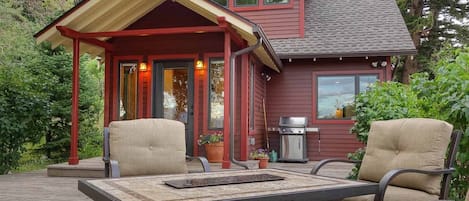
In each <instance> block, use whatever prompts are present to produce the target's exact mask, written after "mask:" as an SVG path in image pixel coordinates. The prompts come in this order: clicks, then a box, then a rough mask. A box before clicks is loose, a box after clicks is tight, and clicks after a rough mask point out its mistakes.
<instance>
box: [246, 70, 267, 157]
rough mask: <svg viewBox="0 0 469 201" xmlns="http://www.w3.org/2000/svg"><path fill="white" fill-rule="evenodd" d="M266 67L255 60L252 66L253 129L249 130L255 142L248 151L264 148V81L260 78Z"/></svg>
mask: <svg viewBox="0 0 469 201" xmlns="http://www.w3.org/2000/svg"><path fill="white" fill-rule="evenodd" d="M264 70H266V68H265V67H264V66H263V65H262V64H260V63H256V62H255V68H254V108H249V110H254V129H253V130H250V131H249V136H250V138H254V141H255V144H254V145H250V146H249V151H253V150H255V149H258V148H266V143H265V129H264V112H263V106H262V101H263V100H265V98H266V81H265V79H264V78H262V76H261V73H262V72H263V71H264Z"/></svg>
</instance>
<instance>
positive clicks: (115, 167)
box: [109, 160, 121, 178]
mask: <svg viewBox="0 0 469 201" xmlns="http://www.w3.org/2000/svg"><path fill="white" fill-rule="evenodd" d="M109 162H110V164H111V167H110V169H111V174H110V177H111V178H119V177H121V171H120V169H119V162H117V161H115V160H110V161H109Z"/></svg>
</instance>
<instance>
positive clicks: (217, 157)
mask: <svg viewBox="0 0 469 201" xmlns="http://www.w3.org/2000/svg"><path fill="white" fill-rule="evenodd" d="M204 146H205V153H206V154H207V160H208V162H210V163H221V162H223V142H217V143H212V144H204Z"/></svg>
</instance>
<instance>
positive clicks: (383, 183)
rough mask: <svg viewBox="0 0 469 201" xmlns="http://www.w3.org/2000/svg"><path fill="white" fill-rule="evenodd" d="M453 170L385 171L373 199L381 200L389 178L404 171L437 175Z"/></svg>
mask: <svg viewBox="0 0 469 201" xmlns="http://www.w3.org/2000/svg"><path fill="white" fill-rule="evenodd" d="M454 171H455V169H454V168H450V169H437V170H418V169H394V170H391V171H389V172H387V173H386V174H385V175H384V176H383V178H381V180H380V181H379V188H378V192H377V193H376V195H375V199H374V201H383V199H384V193H385V192H386V188H387V187H388V185H389V183H390V182H391V180H392V179H393V178H394V177H396V176H398V175H400V174H404V173H418V174H428V175H439V174H452V173H453V172H454Z"/></svg>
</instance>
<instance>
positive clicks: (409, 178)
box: [358, 118, 453, 195]
mask: <svg viewBox="0 0 469 201" xmlns="http://www.w3.org/2000/svg"><path fill="white" fill-rule="evenodd" d="M452 130H453V126H452V125H451V124H448V123H446V122H444V121H440V120H435V119H424V118H413V119H397V120H387V121H374V122H373V123H372V124H371V127H370V132H369V134H368V144H367V147H366V152H365V156H364V157H363V162H362V165H361V168H360V172H359V176H358V178H359V179H362V180H367V181H374V182H379V180H380V179H381V178H382V177H383V176H384V175H385V174H386V173H387V172H388V171H390V170H393V169H397V168H411V169H423V170H434V169H441V168H444V161H445V155H446V150H447V148H448V144H449V141H450V139H451V132H452ZM440 182H441V176H429V175H424V174H415V173H407V174H402V175H399V176H397V177H395V178H394V179H393V180H392V181H391V184H392V185H395V186H400V187H408V188H413V189H418V190H422V191H425V192H428V193H430V194H435V195H438V194H439V193H440Z"/></svg>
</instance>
